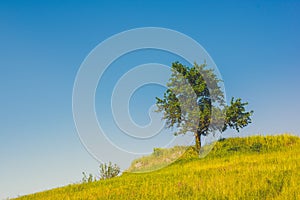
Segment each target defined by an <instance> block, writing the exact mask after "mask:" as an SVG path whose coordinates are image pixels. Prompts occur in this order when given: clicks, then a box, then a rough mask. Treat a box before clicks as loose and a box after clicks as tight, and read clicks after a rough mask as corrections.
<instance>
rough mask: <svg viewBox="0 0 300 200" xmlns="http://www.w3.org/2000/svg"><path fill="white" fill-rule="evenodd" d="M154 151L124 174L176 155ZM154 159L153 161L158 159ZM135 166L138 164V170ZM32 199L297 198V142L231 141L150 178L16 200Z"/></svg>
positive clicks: (136, 176)
mask: <svg viewBox="0 0 300 200" xmlns="http://www.w3.org/2000/svg"><path fill="white" fill-rule="evenodd" d="M175 148H177V149H173V150H170V149H169V150H163V149H157V150H158V151H157V150H156V151H155V152H154V153H153V154H152V155H150V156H148V157H144V158H141V159H138V160H136V161H134V162H133V165H132V166H131V167H130V168H129V170H128V171H137V172H139V171H143V170H145V171H147V170H150V169H153V168H156V167H157V166H159V163H158V162H157V159H158V158H159V159H161V158H163V159H165V158H167V157H168V155H173V154H174V153H176V152H178V151H181V150H182V149H181V148H180V147H175ZM159 159H158V160H159ZM137 163H142V164H140V165H138V167H137V165H136V164H137ZM18 199H20V200H29V199H30V200H31V199H43V200H47V199H59V200H64V199H65V200H67V199H105V200H107V199H151V200H152V199H193V200H194V199H216V200H217V199H218V200H219V199H259V200H261V199H285V200H287V199H300V138H299V137H295V136H289V135H280V136H266V137H262V136H254V137H248V138H231V139H225V140H222V141H219V142H217V143H216V145H215V146H214V148H213V149H212V151H211V152H210V153H209V155H208V156H206V157H204V158H199V157H198V156H197V153H195V151H194V150H193V148H188V150H187V151H186V153H185V154H184V155H183V156H182V157H181V158H180V159H179V160H176V161H175V162H173V163H172V164H171V165H169V166H167V167H164V168H162V169H161V170H158V171H154V172H149V173H128V172H127V173H123V175H122V176H120V177H116V178H112V179H108V180H102V181H97V182H92V183H85V184H74V185H69V186H66V187H62V188H57V189H53V190H49V191H45V192H41V193H36V194H33V195H28V196H24V197H21V198H18Z"/></svg>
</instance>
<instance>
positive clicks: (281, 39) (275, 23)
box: [0, 1, 300, 199]
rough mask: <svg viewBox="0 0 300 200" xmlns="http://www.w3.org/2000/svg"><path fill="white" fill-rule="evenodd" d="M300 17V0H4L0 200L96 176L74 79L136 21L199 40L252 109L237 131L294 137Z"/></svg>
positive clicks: (0, 17)
mask: <svg viewBox="0 0 300 200" xmlns="http://www.w3.org/2000/svg"><path fill="white" fill-rule="evenodd" d="M299 19H300V2H299V1H248V2H241V1H182V2H180V1H163V2H162V1H130V2H126V1H84V3H83V1H82V2H79V1H1V2H0V91H1V96H0V177H1V179H0V199H1V198H6V197H8V196H9V197H12V196H16V195H23V194H27V193H31V192H35V191H40V190H44V189H49V188H52V187H57V186H61V185H65V184H69V183H74V182H76V181H79V180H80V179H81V177H82V175H81V172H82V171H86V172H91V173H94V174H96V173H97V172H96V171H97V167H98V163H97V161H95V160H94V159H93V158H92V157H91V156H90V155H89V154H88V153H87V152H86V151H85V149H84V147H83V146H82V144H81V143H80V140H79V138H78V136H77V133H76V129H75V125H74V122H73V118H72V89H73V83H74V80H75V76H76V73H77V70H78V69H79V66H80V64H81V62H82V61H83V59H84V58H85V57H86V56H87V54H88V53H89V52H90V51H91V50H92V49H93V48H94V47H95V46H96V45H97V44H99V43H100V42H101V41H103V40H105V39H106V38H108V37H109V36H111V35H113V34H116V33H119V32H121V31H125V30H128V29H132V28H137V27H145V26H158V27H165V28H170V29H174V30H177V31H179V32H182V33H184V34H187V35H188V36H190V37H192V38H194V39H195V40H196V41H197V42H199V43H200V44H201V45H202V46H203V47H204V48H205V49H206V50H207V51H208V53H209V54H210V55H211V57H212V58H213V59H214V61H215V63H216V64H217V66H218V68H219V70H220V72H221V75H222V77H223V80H224V81H225V87H226V92H227V96H228V97H229V98H230V97H231V96H236V97H241V98H242V99H244V100H246V101H249V102H250V105H249V109H253V110H254V111H255V114H254V116H253V124H252V125H250V126H249V127H247V128H246V129H244V130H243V131H242V132H241V134H240V135H242V136H244V135H251V134H275V133H283V132H290V133H294V134H298V135H299V133H300V130H299V116H298V113H299V112H300V106H299V103H298V101H299V98H300V94H299V85H300V79H299V75H300V59H299V57H300V38H299V35H300V21H299ZM146 60H147V58H146ZM167 60H168V58H166V59H165V60H164V61H167ZM158 61H159V60H158ZM133 67H134V66H133ZM136 101H137V102H138V101H140V100H138V99H137V100H136ZM148 103H151V102H148ZM148 103H147V104H148ZM100 106H101V105H100ZM142 107H144V106H142ZM99 109H100V107H99ZM133 110H134V108H133ZM133 114H134V111H133ZM136 114H138V113H136ZM140 123H143V122H140ZM226 134H227V135H231V134H232V132H227V133H226Z"/></svg>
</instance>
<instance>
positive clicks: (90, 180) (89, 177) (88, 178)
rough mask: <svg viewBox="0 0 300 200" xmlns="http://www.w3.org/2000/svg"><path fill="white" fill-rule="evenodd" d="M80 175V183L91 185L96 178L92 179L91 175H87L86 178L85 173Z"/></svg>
mask: <svg viewBox="0 0 300 200" xmlns="http://www.w3.org/2000/svg"><path fill="white" fill-rule="evenodd" d="M82 175H83V177H82V179H81V182H82V183H91V182H93V181H96V177H93V175H92V174H89V176H87V175H86V173H85V172H82Z"/></svg>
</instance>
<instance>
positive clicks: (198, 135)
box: [195, 132, 201, 152]
mask: <svg viewBox="0 0 300 200" xmlns="http://www.w3.org/2000/svg"><path fill="white" fill-rule="evenodd" d="M195 142H196V150H197V151H198V152H200V148H201V134H200V133H198V132H196V133H195Z"/></svg>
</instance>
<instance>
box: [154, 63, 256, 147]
mask: <svg viewBox="0 0 300 200" xmlns="http://www.w3.org/2000/svg"><path fill="white" fill-rule="evenodd" d="M171 70H172V74H171V77H170V79H169V81H168V83H167V87H168V88H167V90H166V92H165V93H164V96H163V98H159V97H156V105H157V107H158V110H157V111H158V112H163V119H165V120H166V127H167V128H171V127H176V132H175V135H179V134H186V133H188V132H192V133H194V135H195V141H196V148H197V149H200V147H201V136H207V135H208V134H211V133H214V132H215V131H219V132H224V131H225V130H226V129H227V128H232V129H235V130H237V131H239V130H240V129H241V128H243V127H245V126H247V125H248V124H249V123H251V115H252V114H253V111H246V108H245V106H246V105H248V103H247V102H242V100H241V99H240V98H237V99H235V98H234V97H232V99H231V101H230V104H229V105H226V104H225V103H226V101H225V97H224V93H223V91H222V88H221V86H220V83H221V82H222V80H220V79H219V78H218V77H217V75H216V74H215V72H214V70H213V69H210V68H208V67H207V64H206V63H203V64H201V65H198V64H197V63H194V65H193V66H192V67H187V66H185V65H182V64H181V63H179V62H174V63H172V67H171Z"/></svg>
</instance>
